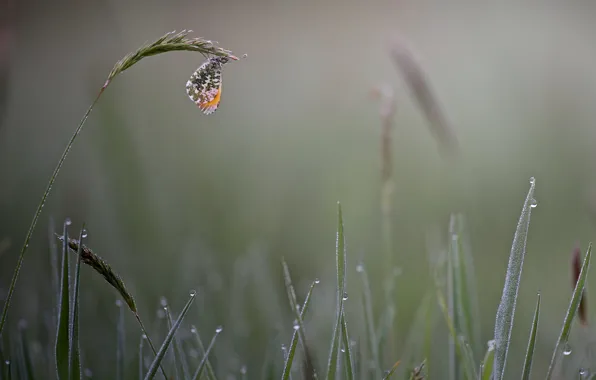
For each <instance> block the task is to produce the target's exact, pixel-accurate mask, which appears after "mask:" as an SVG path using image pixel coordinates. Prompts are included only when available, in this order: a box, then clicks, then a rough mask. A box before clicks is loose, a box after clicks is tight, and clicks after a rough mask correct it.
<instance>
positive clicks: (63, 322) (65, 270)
mask: <svg viewBox="0 0 596 380" xmlns="http://www.w3.org/2000/svg"><path fill="white" fill-rule="evenodd" d="M70 223H71V222H70V219H67V220H66V221H65V222H64V230H63V231H64V232H63V236H64V239H63V242H62V271H61V275H60V300H59V306H58V326H57V327H56V345H55V352H56V354H55V358H56V376H57V377H58V379H59V380H64V379H68V373H69V362H68V357H69V352H68V351H69V350H68V347H69V344H68V338H69V326H68V322H69V315H70V312H69V309H70V299H69V287H70V279H69V260H68V240H69V239H68V226H69V225H70Z"/></svg>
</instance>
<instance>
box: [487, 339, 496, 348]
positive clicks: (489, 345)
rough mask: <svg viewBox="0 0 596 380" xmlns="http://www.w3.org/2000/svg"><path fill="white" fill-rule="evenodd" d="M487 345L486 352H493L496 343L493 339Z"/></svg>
mask: <svg viewBox="0 0 596 380" xmlns="http://www.w3.org/2000/svg"><path fill="white" fill-rule="evenodd" d="M487 345H488V350H489V351H493V350H494V349H495V346H496V342H495V340H494V339H491V340H489V341H488V342H487Z"/></svg>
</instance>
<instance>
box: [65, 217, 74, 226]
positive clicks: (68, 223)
mask: <svg viewBox="0 0 596 380" xmlns="http://www.w3.org/2000/svg"><path fill="white" fill-rule="evenodd" d="M64 224H66V225H67V226H70V225H71V224H72V220H70V218H66V219H64Z"/></svg>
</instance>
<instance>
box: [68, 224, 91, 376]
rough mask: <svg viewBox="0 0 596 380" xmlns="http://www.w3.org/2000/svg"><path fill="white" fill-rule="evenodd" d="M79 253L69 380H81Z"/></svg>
mask: <svg viewBox="0 0 596 380" xmlns="http://www.w3.org/2000/svg"><path fill="white" fill-rule="evenodd" d="M86 234H87V232H86V230H85V223H83V226H82V227H81V232H80V233H79V242H82V241H83V238H84V237H86ZM82 246H83V245H82V244H79V249H78V251H77V264H76V266H75V275H74V279H73V289H72V308H71V315H70V323H69V324H70V331H69V336H68V371H69V372H68V378H69V380H80V379H81V352H80V347H79V286H80V281H79V280H80V278H81V247H82ZM67 249H68V248H67Z"/></svg>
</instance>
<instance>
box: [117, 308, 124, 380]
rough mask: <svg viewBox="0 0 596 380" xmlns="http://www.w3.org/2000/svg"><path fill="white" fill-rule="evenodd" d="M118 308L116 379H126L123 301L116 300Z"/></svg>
mask: <svg viewBox="0 0 596 380" xmlns="http://www.w3.org/2000/svg"><path fill="white" fill-rule="evenodd" d="M116 306H117V307H118V322H117V323H116V379H117V380H122V379H124V347H125V342H124V337H125V335H126V332H125V331H124V307H123V305H122V301H121V300H116Z"/></svg>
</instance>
